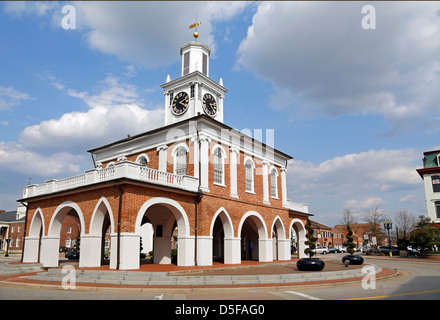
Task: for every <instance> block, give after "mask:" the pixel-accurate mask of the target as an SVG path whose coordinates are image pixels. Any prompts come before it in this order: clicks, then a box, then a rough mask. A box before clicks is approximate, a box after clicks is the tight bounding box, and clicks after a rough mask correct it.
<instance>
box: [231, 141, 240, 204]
mask: <svg viewBox="0 0 440 320" xmlns="http://www.w3.org/2000/svg"><path fill="white" fill-rule="evenodd" d="M237 154H238V150H237V149H235V148H232V147H231V148H230V149H229V155H230V163H229V167H230V170H231V172H230V180H231V194H230V196H231V197H232V198H238V193H237Z"/></svg>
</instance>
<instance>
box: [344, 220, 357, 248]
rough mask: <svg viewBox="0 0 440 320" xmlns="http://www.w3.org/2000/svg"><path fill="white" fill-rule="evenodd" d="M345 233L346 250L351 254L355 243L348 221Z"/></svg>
mask: <svg viewBox="0 0 440 320" xmlns="http://www.w3.org/2000/svg"><path fill="white" fill-rule="evenodd" d="M347 231H348V232H347V235H346V236H345V237H346V238H347V242H346V245H347V252H348V253H349V254H350V255H353V253H354V248H355V247H356V245H355V243H354V242H353V230H351V228H350V224H349V223H347Z"/></svg>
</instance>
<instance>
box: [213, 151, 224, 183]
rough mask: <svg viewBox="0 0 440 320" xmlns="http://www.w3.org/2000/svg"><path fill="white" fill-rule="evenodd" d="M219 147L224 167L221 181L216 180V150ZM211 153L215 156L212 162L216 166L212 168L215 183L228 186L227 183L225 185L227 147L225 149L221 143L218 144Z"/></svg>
mask: <svg viewBox="0 0 440 320" xmlns="http://www.w3.org/2000/svg"><path fill="white" fill-rule="evenodd" d="M217 149H220V154H221V156H222V158H221V167H222V172H221V177H222V181H221V182H216V181H215V152H216V150H217ZM211 154H212V156H213V162H212V163H213V165H214V168H213V170H212V174H213V183H214V184H215V185H217V186H221V187H226V185H225V161H226V151H225V149H224V148H223V147H222V146H221V145H219V144H216V145H215V146H213V147H212V151H211Z"/></svg>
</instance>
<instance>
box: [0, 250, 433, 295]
mask: <svg viewBox="0 0 440 320" xmlns="http://www.w3.org/2000/svg"><path fill="white" fill-rule="evenodd" d="M343 255H344V254H332V255H327V256H326V258H332V259H337V260H340V259H341V257H342V256H343ZM370 263H371V264H376V265H379V266H382V267H385V268H395V269H398V270H399V271H400V273H401V275H400V276H398V277H394V278H391V279H387V280H379V281H375V279H374V275H373V274H369V275H370V278H369V279H365V281H364V283H363V284H364V285H362V283H359V282H358V283H351V284H337V285H333V284H331V285H320V286H301V287H288V288H287V287H286V288H282V289H279V290H274V289H266V288H257V289H246V290H243V289H240V290H236V289H226V288H225V289H217V290H211V291H202V290H194V291H193V292H184V291H180V292H178V291H174V292H170V291H169V290H161V289H157V291H154V292H151V293H150V292H148V293H145V292H143V293H140V292H134V290H130V289H128V290H123V289H118V290H114V289H109V290H108V291H104V290H98V291H83V290H80V289H75V290H63V289H56V290H49V289H42V288H39V289H35V288H31V287H26V286H22V287H17V286H12V287H11V286H4V285H2V284H1V283H0V300H28V299H32V300H53V299H56V300H67V301H70V300H132V301H133V300H150V301H152V300H186V301H189V300H198V301H201V300H223V301H229V302H228V303H238V301H240V300H260V301H261V300H339V299H355V300H440V262H428V261H426V260H420V261H414V260H405V259H399V258H397V259H390V258H388V257H383V258H371V257H365V263H364V264H365V265H368V264H370ZM367 280H368V281H367ZM234 301H235V302H234Z"/></svg>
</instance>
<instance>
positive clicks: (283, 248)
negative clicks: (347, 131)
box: [277, 239, 291, 260]
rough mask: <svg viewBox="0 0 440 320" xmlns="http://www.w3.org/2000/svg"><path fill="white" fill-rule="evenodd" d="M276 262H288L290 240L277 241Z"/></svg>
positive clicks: (289, 257)
mask: <svg viewBox="0 0 440 320" xmlns="http://www.w3.org/2000/svg"><path fill="white" fill-rule="evenodd" d="M277 249H278V260H290V259H291V255H290V240H289V239H278V248H277Z"/></svg>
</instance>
